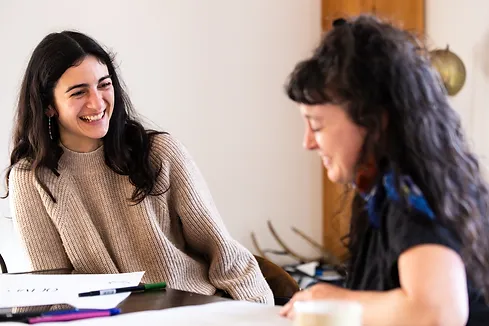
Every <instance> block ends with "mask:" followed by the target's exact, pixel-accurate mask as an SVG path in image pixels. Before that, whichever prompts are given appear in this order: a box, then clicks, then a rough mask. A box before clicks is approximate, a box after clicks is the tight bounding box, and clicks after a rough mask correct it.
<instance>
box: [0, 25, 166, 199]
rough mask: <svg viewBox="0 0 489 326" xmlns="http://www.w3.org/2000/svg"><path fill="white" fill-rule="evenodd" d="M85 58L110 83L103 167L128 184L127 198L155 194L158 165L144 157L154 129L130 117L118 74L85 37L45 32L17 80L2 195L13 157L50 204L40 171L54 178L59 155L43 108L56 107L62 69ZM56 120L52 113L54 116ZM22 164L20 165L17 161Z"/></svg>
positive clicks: (147, 155)
mask: <svg viewBox="0 0 489 326" xmlns="http://www.w3.org/2000/svg"><path fill="white" fill-rule="evenodd" d="M87 56H94V57H96V58H97V59H98V60H99V61H100V62H101V63H103V64H104V65H106V66H107V69H108V72H109V75H110V76H111V79H112V84H113V87H114V110H113V114H112V117H111V119H110V123H109V130H108V132H107V134H106V136H105V137H104V138H103V144H104V158H105V163H106V164H107V166H109V167H110V169H112V170H113V171H114V172H116V173H118V174H121V175H128V176H129V180H130V182H131V183H132V184H133V185H134V187H135V188H134V191H133V194H132V196H131V200H132V201H133V202H134V203H139V202H141V201H142V200H143V199H144V198H145V197H146V196H148V195H158V194H160V193H161V190H156V188H155V182H156V178H157V176H158V174H159V173H160V170H161V165H160V166H158V164H154V163H152V161H151V159H150V151H151V143H152V138H153V136H154V135H156V134H159V133H160V132H157V131H153V130H146V129H145V128H144V127H143V126H142V125H141V123H139V122H138V121H137V119H136V115H135V112H134V109H133V106H132V104H131V101H130V99H129V97H128V95H127V93H126V92H125V91H124V88H123V83H122V80H121V79H120V78H119V77H118V74H117V71H116V68H115V66H114V60H113V56H112V55H110V54H109V53H108V52H107V51H105V50H104V49H103V47H102V46H101V45H100V44H98V43H97V42H96V41H95V40H94V39H92V38H91V37H89V36H87V35H85V34H82V33H79V32H76V31H63V32H61V33H52V34H49V35H47V36H46V37H45V38H44V39H43V40H42V41H41V42H40V43H39V45H37V47H36V48H35V49H34V51H33V53H32V56H31V58H30V61H29V63H28V65H27V69H26V72H25V75H24V78H23V81H22V85H21V89H20V95H19V101H18V106H17V112H16V117H15V126H14V133H13V149H12V153H11V155H10V166H9V167H8V168H7V173H6V184H7V193H6V195H5V197H4V198H6V197H7V196H8V195H9V193H8V186H9V175H10V171H11V170H12V168H13V167H14V165H16V164H17V163H18V162H19V161H21V160H22V161H26V162H27V163H28V164H27V168H28V169H30V170H33V171H34V175H35V179H36V180H37V182H39V184H40V185H41V187H42V189H44V191H46V192H47V193H48V195H49V196H50V197H51V199H52V200H53V201H54V202H56V198H54V196H53V194H52V192H51V191H50V190H49V189H48V187H47V186H46V184H45V183H44V182H43V180H42V177H41V175H42V173H41V171H42V169H48V170H50V171H51V172H52V173H54V174H55V175H56V176H59V172H58V162H59V159H60V157H61V155H62V154H63V150H62V148H61V147H60V145H59V128H58V125H57V123H52V130H51V132H52V136H53V139H51V138H50V135H49V130H48V116H47V115H46V111H47V110H48V107H49V106H52V107H54V108H55V107H56V106H55V103H54V102H55V101H54V88H55V86H56V83H57V81H58V80H59V78H60V77H61V75H63V73H64V72H65V71H66V70H67V69H68V68H70V67H73V66H76V65H78V64H80V63H81V62H82V61H83V59H84V58H86V57H87ZM54 118H56V117H54ZM21 166H22V167H24V168H25V165H24V164H22V165H21Z"/></svg>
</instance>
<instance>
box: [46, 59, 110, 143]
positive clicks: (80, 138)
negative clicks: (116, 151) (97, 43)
mask: <svg viewBox="0 0 489 326" xmlns="http://www.w3.org/2000/svg"><path fill="white" fill-rule="evenodd" d="M113 110H114V88H113V86H112V81H111V79H110V76H109V72H108V70H107V66H106V65H104V64H103V63H101V62H100V61H99V60H98V59H97V58H95V57H93V56H87V57H85V58H84V59H83V61H81V63H80V64H79V65H76V66H73V67H71V68H69V69H67V70H66V71H65V72H64V74H63V75H62V76H61V77H60V79H59V80H58V82H57V83H56V86H55V88H54V108H53V107H50V108H49V110H48V111H47V113H46V114H47V115H48V116H50V117H53V116H54V117H56V118H57V119H56V120H57V121H58V125H59V134H60V138H61V139H60V140H61V143H62V144H63V145H64V146H65V147H67V148H69V149H71V150H73V151H76V152H91V151H93V150H95V149H96V148H98V147H99V146H100V145H101V143H102V138H103V137H104V136H105V135H106V134H107V131H108V130H109V121H110V117H111V116H112V112H113Z"/></svg>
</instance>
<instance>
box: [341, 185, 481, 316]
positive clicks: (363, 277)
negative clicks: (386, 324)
mask: <svg viewBox="0 0 489 326" xmlns="http://www.w3.org/2000/svg"><path fill="white" fill-rule="evenodd" d="M388 193H389V189H387V190H386V188H385V187H384V186H383V185H379V186H378V187H377V189H376V191H375V193H374V195H373V196H372V197H371V198H369V199H368V204H367V205H368V206H372V205H374V206H375V207H376V209H370V208H371V207H370V208H368V209H366V210H365V214H364V215H363V216H364V219H365V223H361V222H360V221H359V223H358V224H357V228H358V229H361V230H359V231H358V235H359V236H358V238H357V239H358V240H357V241H356V244H355V245H354V247H353V248H352V260H351V266H350V272H349V275H348V277H347V282H346V285H347V287H348V288H350V289H353V290H366V291H388V290H392V289H395V288H399V287H400V283H399V272H398V269H397V262H398V259H399V256H400V255H401V254H402V253H403V252H404V251H406V250H407V249H409V248H411V247H413V246H416V245H419V244H439V245H443V246H446V247H448V248H451V249H453V250H455V251H456V252H460V248H461V246H460V242H459V241H458V240H457V238H458V237H457V236H456V235H455V233H453V232H451V231H450V230H449V229H448V228H446V227H444V226H442V225H441V223H440V222H439V221H437V220H436V218H430V217H429V216H428V214H426V212H423V211H422V210H418V209H403V208H402V205H401V204H400V202H398V201H396V200H393V199H392V197H391V196H389V194H388ZM372 200H374V201H375V203H374V204H371V203H372V202H371V201H372ZM373 211H375V212H377V214H376V215H377V216H375V217H372V212H373ZM361 224H363V225H364V226H363V227H359V225H361ZM468 289H469V290H468V291H469V301H470V316H469V322H468V323H467V325H469V326H479V325H480V326H482V325H489V307H488V306H487V305H486V304H485V303H484V298H483V296H482V295H481V294H480V293H479V291H477V290H475V289H474V288H473V287H472V286H471V284H470V281H469V282H468Z"/></svg>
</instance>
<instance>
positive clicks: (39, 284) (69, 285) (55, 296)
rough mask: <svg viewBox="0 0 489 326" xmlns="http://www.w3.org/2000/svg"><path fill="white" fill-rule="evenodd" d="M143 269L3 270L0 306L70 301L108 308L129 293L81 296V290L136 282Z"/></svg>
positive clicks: (83, 305) (66, 302)
mask: <svg viewBox="0 0 489 326" xmlns="http://www.w3.org/2000/svg"><path fill="white" fill-rule="evenodd" d="M143 275H144V272H136V273H123V274H69V275H36V274H21V275H8V274H0V308H8V307H25V306H42V305H52V304H70V305H72V306H74V307H76V308H92V309H109V308H114V307H116V306H117V305H118V304H119V303H120V302H122V301H123V300H124V299H125V298H127V297H128V296H129V295H130V293H129V292H128V293H118V294H111V295H102V296H93V297H84V298H79V297H78V293H81V292H88V291H95V290H102V289H113V288H120V287H126V286H136V285H138V284H139V282H141V278H142V277H143Z"/></svg>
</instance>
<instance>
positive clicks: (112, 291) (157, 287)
mask: <svg viewBox="0 0 489 326" xmlns="http://www.w3.org/2000/svg"><path fill="white" fill-rule="evenodd" d="M164 288H166V283H165V282H161V283H152V284H144V285H138V286H128V287H125V288H118V289H106V290H98V291H90V292H83V293H78V296H79V297H93V296H96V295H108V294H116V293H124V292H141V291H149V290H162V289H164Z"/></svg>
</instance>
